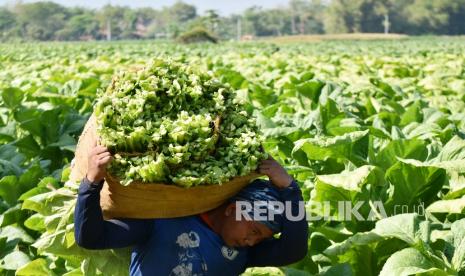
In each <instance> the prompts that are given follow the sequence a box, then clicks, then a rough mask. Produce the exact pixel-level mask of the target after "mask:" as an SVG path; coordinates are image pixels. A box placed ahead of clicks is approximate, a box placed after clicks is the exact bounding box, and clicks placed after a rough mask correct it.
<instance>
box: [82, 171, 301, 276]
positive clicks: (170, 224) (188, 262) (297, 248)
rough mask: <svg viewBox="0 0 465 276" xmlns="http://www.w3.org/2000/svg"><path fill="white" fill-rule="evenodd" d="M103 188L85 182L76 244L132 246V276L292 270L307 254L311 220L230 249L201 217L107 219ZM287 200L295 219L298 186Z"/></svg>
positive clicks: (289, 223) (284, 197) (286, 191)
mask: <svg viewBox="0 0 465 276" xmlns="http://www.w3.org/2000/svg"><path fill="white" fill-rule="evenodd" d="M257 181H264V180H257ZM102 186H103V181H102V182H100V183H90V182H89V181H88V180H87V179H86V178H84V179H83V180H82V181H81V185H80V187H79V191H78V200H77V204H76V208H75V213H74V226H75V232H74V234H75V239H76V243H77V244H78V245H79V246H81V247H83V248H87V249H109V248H121V247H127V246H132V247H133V250H132V254H131V264H130V267H129V274H130V275H224V276H227V275H239V274H241V273H242V272H243V271H244V270H245V269H246V268H247V267H253V266H283V265H288V264H291V263H294V262H296V261H298V260H300V259H302V258H303V257H304V256H305V255H306V253H307V242H308V225H307V222H306V220H305V219H303V220H301V221H288V220H286V219H284V221H283V226H282V232H281V235H280V238H279V239H276V238H271V239H268V240H266V241H262V242H261V243H259V244H257V245H255V246H253V247H245V248H229V247H228V246H226V245H225V244H224V242H223V240H222V238H221V237H220V236H219V235H218V234H216V233H215V232H214V231H213V230H211V229H210V228H209V226H208V225H207V224H205V223H204V222H203V221H202V219H201V218H200V217H199V216H187V217H182V218H172V219H123V218H121V219H111V220H104V219H103V215H102V209H101V207H100V190H101V189H102ZM281 199H282V200H287V201H291V202H292V211H291V212H292V214H294V215H295V214H296V213H297V212H298V208H299V206H298V204H299V201H301V200H302V195H301V191H300V189H299V187H298V185H297V184H296V183H295V181H293V183H292V184H291V186H290V187H289V188H286V189H283V190H282V192H281Z"/></svg>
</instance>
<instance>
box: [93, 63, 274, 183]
mask: <svg viewBox="0 0 465 276" xmlns="http://www.w3.org/2000/svg"><path fill="white" fill-rule="evenodd" d="M95 115H96V118H97V124H98V127H97V133H98V135H99V137H100V138H101V143H102V145H104V146H107V147H108V148H109V150H110V151H112V152H114V153H116V154H115V159H114V160H113V161H112V163H111V164H110V166H109V172H110V173H112V174H114V175H116V176H117V177H118V178H119V179H121V183H122V184H123V185H129V184H130V183H132V182H133V181H142V182H149V183H150V182H152V183H153V182H162V183H174V184H176V185H180V186H184V187H191V186H196V185H206V184H221V183H223V182H226V181H228V180H230V179H231V178H233V177H235V176H244V175H246V174H248V173H250V172H251V171H253V170H255V169H256V168H257V165H258V162H259V161H260V160H261V159H264V158H265V155H266V154H265V153H263V152H261V151H260V146H261V143H262V140H261V138H260V136H259V135H258V134H257V133H258V128H257V126H256V124H255V120H254V118H249V115H248V114H247V111H246V110H245V108H244V106H243V105H242V104H241V103H240V101H239V100H238V99H237V98H236V97H235V94H234V91H233V90H232V89H231V88H230V86H229V85H226V84H223V83H221V82H220V81H219V80H217V79H216V78H214V77H213V76H212V74H209V73H204V72H201V71H200V70H195V69H194V68H191V67H189V66H187V65H185V64H182V63H177V62H171V61H165V60H162V59H157V60H154V61H153V62H151V63H150V64H149V65H148V66H146V67H145V68H144V69H141V70H134V71H125V72H123V73H121V74H119V75H117V76H116V77H115V78H114V79H113V82H112V83H111V85H109V87H108V89H107V90H106V91H105V93H101V95H100V96H99V98H98V102H97V104H96V108H95Z"/></svg>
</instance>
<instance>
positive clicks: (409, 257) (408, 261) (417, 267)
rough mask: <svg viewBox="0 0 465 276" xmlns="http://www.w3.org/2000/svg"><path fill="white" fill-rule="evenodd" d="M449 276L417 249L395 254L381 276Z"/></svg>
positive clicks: (384, 267) (408, 249) (387, 262)
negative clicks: (421, 275) (422, 274)
mask: <svg viewBox="0 0 465 276" xmlns="http://www.w3.org/2000/svg"><path fill="white" fill-rule="evenodd" d="M420 273H424V274H427V275H435V276H436V275H437V276H442V275H444V276H445V275H449V274H448V273H446V272H445V271H443V270H441V269H439V268H436V267H435V265H434V264H433V263H432V262H431V261H429V260H428V259H427V258H426V257H425V256H423V255H422V254H421V253H420V252H419V251H418V250H416V249H415V248H405V249H403V250H401V251H398V252H396V253H394V254H393V255H392V256H391V257H389V259H388V260H387V261H386V263H385V264H384V266H383V269H382V270H381V273H380V274H379V275H380V276H392V275H418V274H420Z"/></svg>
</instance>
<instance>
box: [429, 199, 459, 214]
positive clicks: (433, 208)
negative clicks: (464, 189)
mask: <svg viewBox="0 0 465 276" xmlns="http://www.w3.org/2000/svg"><path fill="white" fill-rule="evenodd" d="M426 211H428V212H430V213H447V214H463V213H465V196H463V197H462V198H458V199H449V200H438V201H435V202H433V203H431V205H429V206H428V208H426Z"/></svg>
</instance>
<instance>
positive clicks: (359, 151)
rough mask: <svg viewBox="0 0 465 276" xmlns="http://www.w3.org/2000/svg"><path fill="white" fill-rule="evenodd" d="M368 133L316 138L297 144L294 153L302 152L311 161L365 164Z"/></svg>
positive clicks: (359, 132)
mask: <svg viewBox="0 0 465 276" xmlns="http://www.w3.org/2000/svg"><path fill="white" fill-rule="evenodd" d="M367 134H368V130H366V131H355V132H351V133H347V134H344V135H341V136H336V137H315V138H306V139H301V140H298V141H296V142H295V144H294V149H293V150H292V153H293V154H294V153H295V152H297V151H299V150H302V151H303V152H305V153H306V154H307V157H308V159H310V160H326V159H328V158H339V159H344V160H350V161H353V162H357V163H363V162H364V160H365V158H366V154H367V150H368V149H367V146H368V144H367V142H366V141H365V140H364V139H363V138H364V137H366V135H367Z"/></svg>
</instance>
